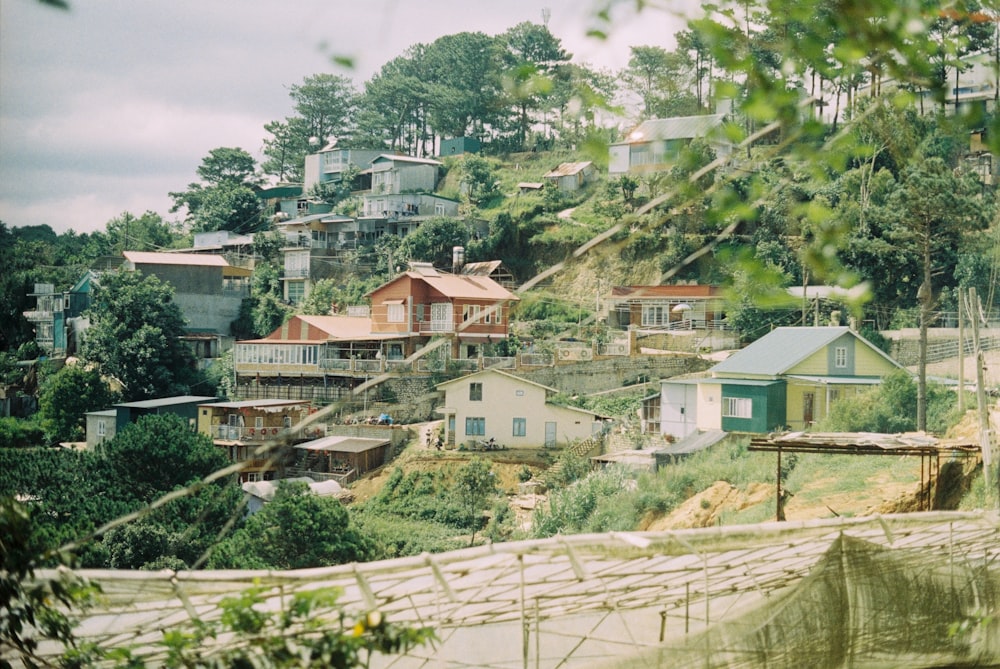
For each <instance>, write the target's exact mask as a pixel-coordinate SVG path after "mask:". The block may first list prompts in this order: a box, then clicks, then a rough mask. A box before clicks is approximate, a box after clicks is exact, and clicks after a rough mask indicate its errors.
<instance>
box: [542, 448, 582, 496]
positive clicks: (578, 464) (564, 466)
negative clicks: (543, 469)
mask: <svg viewBox="0 0 1000 669" xmlns="http://www.w3.org/2000/svg"><path fill="white" fill-rule="evenodd" d="M556 463H558V464H559V467H557V468H555V469H556V471H555V472H554V473H553V472H549V473H548V474H546V482H547V483H548V484H549V485H552V486H558V487H562V488H565V487H566V486H568V485H570V484H571V483H573V482H574V481H578V480H580V479H582V478H583V477H585V476H586V475H587V474H589V473H590V461H589V460H588V459H587V458H584V457H582V456H579V455H576V454H575V453H574V452H573V451H572V450H571V449H566V450H564V451H562V452H561V453H560V454H559V457H557V458H556Z"/></svg>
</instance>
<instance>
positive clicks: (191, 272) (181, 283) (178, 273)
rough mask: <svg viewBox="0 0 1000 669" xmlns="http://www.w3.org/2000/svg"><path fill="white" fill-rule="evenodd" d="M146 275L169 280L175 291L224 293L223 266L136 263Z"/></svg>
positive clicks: (200, 293)
mask: <svg viewBox="0 0 1000 669" xmlns="http://www.w3.org/2000/svg"><path fill="white" fill-rule="evenodd" d="M135 268H136V269H137V270H139V271H141V272H142V273H143V274H144V275H146V276H149V275H150V274H155V275H156V277H157V278H158V279H160V281H168V282H170V285H171V286H173V289H174V292H175V293H195V294H198V295H219V294H221V293H222V268H221V267H218V266H210V265H149V264H143V263H136V266H135Z"/></svg>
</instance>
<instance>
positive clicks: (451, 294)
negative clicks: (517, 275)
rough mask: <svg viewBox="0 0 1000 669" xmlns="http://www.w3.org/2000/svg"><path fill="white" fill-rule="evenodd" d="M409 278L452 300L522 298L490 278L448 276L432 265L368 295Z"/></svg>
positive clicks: (393, 280)
mask: <svg viewBox="0 0 1000 669" xmlns="http://www.w3.org/2000/svg"><path fill="white" fill-rule="evenodd" d="M403 277H408V278H410V279H412V280H414V281H423V282H424V283H426V284H427V285H428V286H430V287H431V288H433V289H434V290H436V291H437V292H439V293H440V294H442V295H444V296H445V297H448V298H451V299H468V300H491V301H495V300H508V301H516V300H518V299H520V298H518V297H517V295H515V294H514V293H512V292H510V291H509V290H507V289H506V288H504V287H503V286H501V285H500V284H499V283H497V282H496V281H494V280H493V279H491V278H489V277H488V276H475V275H466V274H460V275H456V274H447V273H444V272H439V271H438V270H436V269H434V268H433V267H431V266H430V265H421V266H420V268H419V269H418V270H416V271H414V270H410V271H408V272H403V273H402V274H400V275H399V276H397V277H396V278H395V279H392V280H391V281H389V282H387V283H384V284H382V285H381V286H379V287H378V288H376V289H375V290H373V291H371V292H370V293H368V295H369V296H371V295H374V294H375V293H377V292H378V291H380V290H382V289H383V288H385V287H386V286H389V285H392V284H393V283H395V282H397V281H400V280H402V278H403Z"/></svg>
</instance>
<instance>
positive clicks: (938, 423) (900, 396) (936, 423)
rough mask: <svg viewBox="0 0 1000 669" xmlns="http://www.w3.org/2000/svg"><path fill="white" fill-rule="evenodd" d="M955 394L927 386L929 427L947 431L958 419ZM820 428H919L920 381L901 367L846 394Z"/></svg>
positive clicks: (893, 430) (876, 430)
mask: <svg viewBox="0 0 1000 669" xmlns="http://www.w3.org/2000/svg"><path fill="white" fill-rule="evenodd" d="M956 403H957V400H956V398H955V395H954V393H953V392H952V391H950V390H948V389H947V388H945V387H943V386H941V385H939V384H935V383H930V384H928V386H927V429H928V431H930V432H933V433H935V434H944V433H945V431H946V430H947V429H948V427H950V425H951V424H953V423H954V422H955V420H956V418H957V417H956V416H955V415H954V408H955V405H956ZM817 429H819V430H823V431H830V432H884V433H887V434H893V433H896V432H909V431H913V430H915V429H917V385H916V383H915V381H914V379H913V376H912V375H911V374H910V373H909V372H907V371H905V370H897V371H894V372H892V373H891V374H889V375H888V376H886V377H885V379H883V381H882V383H881V384H880V385H879V386H876V387H875V388H872V389H871V390H870V391H868V392H865V393H862V394H860V395H855V396H854V397H842V398H840V399H839V400H837V402H835V403H834V404H833V406H832V407H831V409H830V415H829V416H827V418H826V419H824V420H823V421H822V422H821V423H820V425H818V426H817Z"/></svg>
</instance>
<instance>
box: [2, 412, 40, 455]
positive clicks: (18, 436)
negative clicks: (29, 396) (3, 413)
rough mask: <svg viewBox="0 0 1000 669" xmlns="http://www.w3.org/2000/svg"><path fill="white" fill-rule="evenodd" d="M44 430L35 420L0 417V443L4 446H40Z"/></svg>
mask: <svg viewBox="0 0 1000 669" xmlns="http://www.w3.org/2000/svg"><path fill="white" fill-rule="evenodd" d="M44 441H45V430H44V429H43V428H42V426H41V425H40V424H39V422H38V421H36V420H22V419H20V418H8V417H0V444H2V445H3V446H4V447H6V448H27V447H29V446H40V445H41V444H42V443H43V442H44Z"/></svg>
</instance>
